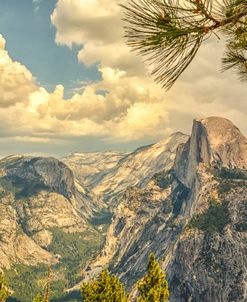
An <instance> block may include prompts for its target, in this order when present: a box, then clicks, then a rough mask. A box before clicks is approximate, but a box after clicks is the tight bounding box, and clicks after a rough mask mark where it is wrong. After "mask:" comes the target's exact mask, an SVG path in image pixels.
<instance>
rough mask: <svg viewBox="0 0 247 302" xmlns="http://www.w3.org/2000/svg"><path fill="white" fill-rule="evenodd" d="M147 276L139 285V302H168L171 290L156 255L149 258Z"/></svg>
mask: <svg viewBox="0 0 247 302" xmlns="http://www.w3.org/2000/svg"><path fill="white" fill-rule="evenodd" d="M147 271H148V272H147V274H146V275H145V276H144V278H143V279H142V280H141V281H140V282H139V283H138V285H137V287H138V291H139V296H138V298H137V301H138V302H156V301H157V302H168V299H169V289H168V282H167V280H166V277H165V273H164V272H163V271H162V270H161V268H160V266H159V263H158V261H157V260H156V259H155V256H154V254H151V255H150V256H149V261H148V265H147Z"/></svg>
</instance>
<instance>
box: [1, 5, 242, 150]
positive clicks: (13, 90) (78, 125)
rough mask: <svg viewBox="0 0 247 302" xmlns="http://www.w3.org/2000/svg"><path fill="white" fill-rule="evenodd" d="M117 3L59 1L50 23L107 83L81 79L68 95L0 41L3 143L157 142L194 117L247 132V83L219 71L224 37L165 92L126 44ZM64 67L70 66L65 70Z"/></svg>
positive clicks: (209, 44)
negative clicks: (44, 82) (38, 78)
mask: <svg viewBox="0 0 247 302" xmlns="http://www.w3.org/2000/svg"><path fill="white" fill-rule="evenodd" d="M119 2H120V1H112V0H58V1H57V4H56V8H55V9H54V11H53V13H52V16H51V21H52V23H53V25H54V26H55V27H56V42H57V43H58V44H62V45H67V46H68V47H72V45H73V44H76V45H79V46H80V47H79V50H78V60H80V61H81V62H83V63H84V64H85V65H87V66H90V65H92V64H95V63H97V64H98V68H99V71H100V72H101V75H102V80H101V81H99V82H96V83H93V82H90V81H88V82H86V83H81V84H79V86H78V88H77V89H75V91H74V94H73V95H72V96H71V97H70V98H69V99H68V98H65V97H64V87H63V86H62V85H57V87H55V88H54V91H53V92H52V93H49V92H48V91H47V90H46V89H45V88H44V87H40V86H39V85H38V84H37V83H36V82H35V78H34V77H33V76H32V74H31V72H30V71H29V70H28V69H27V68H26V67H25V66H23V65H21V64H20V63H18V62H15V61H13V60H12V59H11V58H10V56H9V54H8V52H7V51H6V50H5V40H4V39H3V38H2V37H1V38H0V55H1V56H0V72H1V73H0V95H1V98H0V119H1V124H0V137H1V138H2V140H5V142H6V143H7V142H13V141H16V142H23V141H26V142H27V143H37V144H46V143H47V144H50V143H51V142H54V144H58V145H59V144H61V145H64V144H66V142H69V141H71V140H76V139H77V140H78V141H80V140H81V139H83V137H90V138H91V141H90V142H93V141H94V139H95V140H97V139H98V140H99V138H101V139H103V140H104V142H105V141H107V142H116V143H118V144H121V143H126V142H128V141H129V142H130V141H135V140H137V141H138V140H139V141H142V142H143V141H145V140H146V141H148V140H149V141H150V140H151V138H152V141H155V140H156V141H157V140H159V139H161V138H164V137H165V136H166V135H168V134H169V133H171V132H172V131H177V130H181V131H184V132H190V128H191V123H192V119H193V118H195V117H200V116H202V117H204V116H210V115H220V116H224V117H226V118H230V119H231V120H232V121H233V122H234V123H235V124H237V126H239V127H240V128H241V129H242V130H243V131H244V132H246V133H247V126H246V112H247V103H246V95H247V87H246V85H244V84H242V83H240V82H239V81H238V80H237V78H236V77H235V75H233V74H232V73H224V74H221V73H220V72H219V70H220V58H221V56H222V53H223V50H224V41H218V40H217V39H216V38H213V39H210V40H208V41H207V42H206V44H205V45H204V46H203V47H202V48H201V50H200V52H199V53H198V55H197V57H196V59H195V60H194V61H193V63H192V65H191V66H190V67H189V68H188V69H187V70H186V71H185V73H184V74H183V75H182V77H181V78H180V79H179V81H178V82H177V83H176V84H175V86H174V87H173V88H172V90H170V91H169V92H168V93H166V92H165V91H164V90H163V89H161V87H160V86H158V85H156V84H155V83H154V82H153V79H152V77H151V76H150V75H149V74H148V69H149V67H150V66H147V64H144V63H143V62H142V60H141V59H140V58H139V57H137V56H136V55H135V54H133V53H131V52H130V51H129V49H128V47H126V45H125V43H124V39H123V27H122V26H123V24H122V22H121V18H122V12H121V9H120V7H119V6H118V3H119ZM65 72H66V71H65Z"/></svg>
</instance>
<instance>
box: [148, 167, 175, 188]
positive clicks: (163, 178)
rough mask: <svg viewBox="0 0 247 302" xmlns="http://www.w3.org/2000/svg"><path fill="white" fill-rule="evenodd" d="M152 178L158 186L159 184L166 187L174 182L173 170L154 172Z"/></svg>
mask: <svg viewBox="0 0 247 302" xmlns="http://www.w3.org/2000/svg"><path fill="white" fill-rule="evenodd" d="M152 180H153V181H154V183H155V185H156V186H159V187H160V188H161V189H166V188H168V187H169V186H170V185H171V184H172V182H173V180H174V176H173V174H172V172H171V171H169V172H167V171H162V172H159V173H156V174H154V176H153V178H152Z"/></svg>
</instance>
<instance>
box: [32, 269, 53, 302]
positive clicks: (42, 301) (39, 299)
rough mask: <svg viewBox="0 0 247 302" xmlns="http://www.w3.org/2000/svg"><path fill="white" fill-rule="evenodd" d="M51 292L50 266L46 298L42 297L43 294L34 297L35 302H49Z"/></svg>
mask: <svg viewBox="0 0 247 302" xmlns="http://www.w3.org/2000/svg"><path fill="white" fill-rule="evenodd" d="M50 290H51V267H50V266H48V272H47V280H46V285H45V293H44V297H42V295H41V293H38V294H37V295H36V296H35V297H34V299H33V302H49V298H50Z"/></svg>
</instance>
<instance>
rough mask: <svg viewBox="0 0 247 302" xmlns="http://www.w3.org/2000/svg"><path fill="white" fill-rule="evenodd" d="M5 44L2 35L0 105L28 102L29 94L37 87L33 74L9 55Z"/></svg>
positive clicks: (0, 44) (0, 38)
mask: <svg viewBox="0 0 247 302" xmlns="http://www.w3.org/2000/svg"><path fill="white" fill-rule="evenodd" d="M5 44H6V41H5V39H4V38H3V36H2V35H0V107H10V106H14V105H16V104H17V103H23V102H24V103H25V102H27V101H28V97H29V94H30V93H31V92H32V91H34V89H35V85H34V78H33V76H32V74H31V73H30V71H29V70H28V69H27V68H26V67H25V66H23V65H21V64H20V63H18V62H15V61H13V60H12V59H11V58H10V57H9V55H8V52H7V51H6V50H5Z"/></svg>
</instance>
